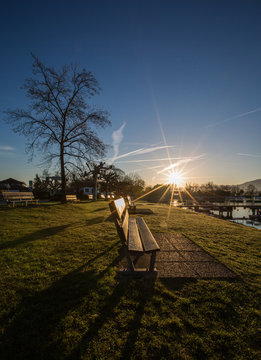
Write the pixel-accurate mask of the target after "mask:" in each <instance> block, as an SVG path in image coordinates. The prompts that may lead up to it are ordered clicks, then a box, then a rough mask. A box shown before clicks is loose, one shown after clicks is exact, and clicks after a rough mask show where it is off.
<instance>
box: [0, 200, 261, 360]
mask: <svg viewBox="0 0 261 360" xmlns="http://www.w3.org/2000/svg"><path fill="white" fill-rule="evenodd" d="M139 206H143V205H139ZM144 207H150V208H152V209H153V211H154V215H144V217H145V218H146V222H147V223H148V225H149V226H150V228H151V230H152V231H155V232H178V233H182V234H184V235H185V236H187V237H188V238H189V239H191V240H193V241H194V242H195V243H197V244H198V245H200V246H201V247H202V248H204V249H205V250H206V251H207V252H208V253H210V254H211V255H212V256H214V257H215V258H216V259H218V260H220V261H221V262H222V263H223V264H225V265H226V266H227V267H229V268H230V269H231V270H233V271H234V272H235V273H237V274H238V275H239V277H240V279H239V280H236V281H235V280H234V281H228V280H227V281H226V280H202V279H201V280H193V281H177V280H170V279H165V280H164V279H157V280H156V281H155V280H154V279H138V280H134V279H133V280H130V279H126V280H121V281H120V280H119V279H118V278H117V277H116V274H117V263H118V260H119V258H118V256H119V252H118V250H119V249H120V246H121V245H120V242H119V239H118V237H117V235H116V229H115V226H114V224H113V222H112V219H111V217H110V212H109V208H108V204H107V203H106V202H105V201H99V202H97V203H90V202H85V203H77V204H67V205H60V204H45V205H41V206H38V207H28V208H22V207H20V208H18V207H17V208H14V209H13V208H6V207H2V208H0V217H1V218H0V222H1V230H0V254H1V255H0V299H1V301H0V306H1V309H0V317H1V320H0V321H1V323H0V325H1V328H0V332H1V340H0V341H1V342H0V346H1V353H0V358H1V359H2V360H5V359H12V360H13V359H48V360H51V359H200V360H201V359H218V360H219V359H258V358H261V349H260V344H261V312H260V298H261V269H260V245H261V232H260V231H259V230H256V229H252V228H248V227H244V226H242V225H237V224H233V223H229V222H227V221H223V220H219V219H216V218H211V217H208V216H206V215H204V214H197V213H192V212H189V211H186V210H182V209H173V211H172V212H171V216H170V219H169V220H167V214H168V208H167V207H166V206H165V205H155V204H149V205H148V204H146V205H144Z"/></svg>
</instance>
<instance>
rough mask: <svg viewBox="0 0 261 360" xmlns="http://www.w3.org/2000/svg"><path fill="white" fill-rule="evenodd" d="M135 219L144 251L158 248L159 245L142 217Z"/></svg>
mask: <svg viewBox="0 0 261 360" xmlns="http://www.w3.org/2000/svg"><path fill="white" fill-rule="evenodd" d="M136 221H137V225H138V228H139V232H140V237H141V239H142V243H143V246H144V251H145V252H151V251H156V250H160V248H159V245H158V244H157V242H156V240H155V239H154V236H153V235H152V233H151V231H150V229H149V228H148V226H147V224H146V223H145V221H144V220H143V218H137V219H136Z"/></svg>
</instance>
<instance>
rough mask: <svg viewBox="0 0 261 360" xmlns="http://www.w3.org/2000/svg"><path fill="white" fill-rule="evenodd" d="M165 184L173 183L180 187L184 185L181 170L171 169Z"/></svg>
mask: <svg viewBox="0 0 261 360" xmlns="http://www.w3.org/2000/svg"><path fill="white" fill-rule="evenodd" d="M167 184H171V185H175V186H177V187H181V186H183V185H184V177H183V175H182V174H181V172H178V171H172V172H171V173H170V174H169V175H168V180H167Z"/></svg>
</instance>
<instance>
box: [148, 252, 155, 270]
mask: <svg viewBox="0 0 261 360" xmlns="http://www.w3.org/2000/svg"><path fill="white" fill-rule="evenodd" d="M155 260H156V251H153V252H152V253H151V257H150V269H149V271H150V272H154V271H155V269H154V265H155Z"/></svg>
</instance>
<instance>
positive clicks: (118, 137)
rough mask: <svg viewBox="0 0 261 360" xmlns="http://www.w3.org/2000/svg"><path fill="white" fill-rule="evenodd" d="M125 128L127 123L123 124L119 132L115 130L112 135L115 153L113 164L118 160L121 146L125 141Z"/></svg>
mask: <svg viewBox="0 0 261 360" xmlns="http://www.w3.org/2000/svg"><path fill="white" fill-rule="evenodd" d="M125 126H126V122H125V123H123V124H122V125H121V127H120V128H119V129H118V130H115V131H113V133H112V146H113V151H114V154H113V158H112V162H114V160H115V159H116V158H117V156H118V154H119V146H120V143H121V142H122V140H123V129H124V128H125Z"/></svg>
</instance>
